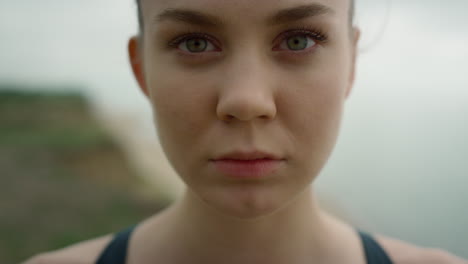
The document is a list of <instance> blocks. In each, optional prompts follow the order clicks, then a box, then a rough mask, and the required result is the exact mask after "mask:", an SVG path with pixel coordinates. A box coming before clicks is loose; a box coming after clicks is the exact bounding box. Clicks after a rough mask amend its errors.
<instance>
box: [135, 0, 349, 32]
mask: <svg viewBox="0 0 468 264" xmlns="http://www.w3.org/2000/svg"><path fill="white" fill-rule="evenodd" d="M136 4H137V9H138V26H139V35H140V36H142V35H143V29H144V24H143V13H142V10H141V0H136ZM355 8H356V7H355V0H351V4H350V7H349V23H350V25H352V24H353V22H354V15H355V14H354V13H355Z"/></svg>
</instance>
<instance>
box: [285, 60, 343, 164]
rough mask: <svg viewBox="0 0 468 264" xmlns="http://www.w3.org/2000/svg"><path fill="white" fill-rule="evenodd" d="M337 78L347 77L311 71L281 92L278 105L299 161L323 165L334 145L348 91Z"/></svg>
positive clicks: (291, 81)
mask: <svg viewBox="0 0 468 264" xmlns="http://www.w3.org/2000/svg"><path fill="white" fill-rule="evenodd" d="M342 72H343V70H342ZM337 76H344V74H339V73H337V71H336V69H332V68H328V69H322V70H320V71H315V72H314V71H311V72H309V73H308V74H301V75H300V76H298V75H296V76H295V77H294V78H293V79H289V83H290V84H292V85H290V86H289V87H290V88H287V89H286V88H282V89H281V91H283V92H282V94H281V95H280V96H279V97H278V98H282V100H280V101H278V107H280V108H281V109H279V111H281V112H282V113H283V115H282V116H281V121H282V122H283V123H285V124H286V125H285V127H287V129H288V130H289V135H290V137H291V139H290V140H291V141H292V142H293V146H294V149H296V155H297V157H298V159H300V160H301V159H308V160H311V161H317V162H318V163H320V162H324V160H326V159H327V158H328V156H329V154H330V152H331V150H332V148H333V146H334V144H335V141H336V138H337V135H338V131H339V126H340V122H341V115H342V110H343V104H344V93H345V87H346V81H345V78H337ZM311 163H315V162H311ZM311 163H307V161H306V164H310V165H312V164H311ZM313 165H314V166H315V167H317V166H318V165H317V164H313Z"/></svg>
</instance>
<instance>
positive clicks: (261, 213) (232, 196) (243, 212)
mask: <svg viewBox="0 0 468 264" xmlns="http://www.w3.org/2000/svg"><path fill="white" fill-rule="evenodd" d="M270 188H271V186H270ZM200 196H201V198H202V200H203V201H204V203H205V204H207V205H208V206H209V207H211V208H213V209H215V210H216V211H217V212H219V213H221V214H222V215H224V216H227V217H230V218H235V219H240V220H258V219H261V218H263V217H266V216H269V215H272V214H274V213H275V212H278V211H279V210H281V208H283V207H285V205H286V202H285V201H287V200H288V199H286V198H284V195H281V194H280V193H278V192H275V190H271V189H268V188H267V187H265V186H264V187H263V188H261V187H259V188H255V187H245V186H240V187H238V188H233V187H231V188H229V190H226V189H224V190H217V191H212V192H208V193H203V194H201V195H200ZM283 198H284V199H283Z"/></svg>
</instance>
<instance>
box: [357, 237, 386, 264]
mask: <svg viewBox="0 0 468 264" xmlns="http://www.w3.org/2000/svg"><path fill="white" fill-rule="evenodd" d="M359 236H360V237H361V240H362V244H363V246H364V251H365V254H366V259H367V264H392V263H393V262H392V260H391V259H390V257H389V256H388V255H387V253H385V251H384V250H383V248H382V247H381V246H380V245H379V243H377V241H375V240H374V239H373V238H372V236H370V235H369V234H367V233H365V232H362V231H359Z"/></svg>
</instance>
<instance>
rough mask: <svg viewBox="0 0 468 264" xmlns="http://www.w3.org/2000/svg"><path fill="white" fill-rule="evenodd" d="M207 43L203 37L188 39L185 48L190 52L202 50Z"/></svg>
mask: <svg viewBox="0 0 468 264" xmlns="http://www.w3.org/2000/svg"><path fill="white" fill-rule="evenodd" d="M206 46H207V43H206V41H205V40H203V39H190V40H188V41H187V49H188V50H189V51H191V52H202V51H204V50H205V49H206Z"/></svg>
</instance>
